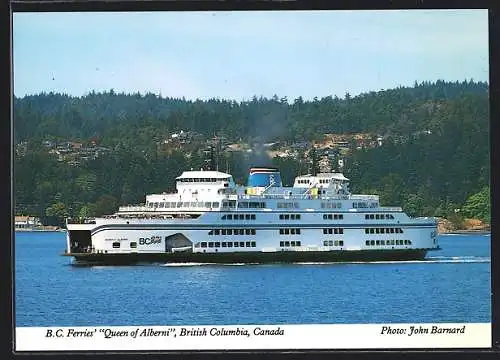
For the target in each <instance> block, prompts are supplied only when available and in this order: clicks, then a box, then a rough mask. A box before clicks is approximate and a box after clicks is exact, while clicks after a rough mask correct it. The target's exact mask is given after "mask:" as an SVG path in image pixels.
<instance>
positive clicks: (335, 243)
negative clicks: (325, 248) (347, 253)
mask: <svg viewBox="0 0 500 360" xmlns="http://www.w3.org/2000/svg"><path fill="white" fill-rule="evenodd" d="M330 242H331V241H330ZM334 245H335V246H339V241H338V240H335V242H334Z"/></svg>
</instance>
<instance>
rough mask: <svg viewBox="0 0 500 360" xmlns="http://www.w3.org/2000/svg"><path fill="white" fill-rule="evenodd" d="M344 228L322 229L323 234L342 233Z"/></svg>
mask: <svg viewBox="0 0 500 360" xmlns="http://www.w3.org/2000/svg"><path fill="white" fill-rule="evenodd" d="M343 233H344V229H342V228H328V229H323V234H343Z"/></svg>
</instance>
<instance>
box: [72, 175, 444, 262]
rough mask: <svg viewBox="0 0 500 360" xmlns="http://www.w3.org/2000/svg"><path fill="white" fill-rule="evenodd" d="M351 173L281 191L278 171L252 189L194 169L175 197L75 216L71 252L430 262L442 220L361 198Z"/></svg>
mask: <svg viewBox="0 0 500 360" xmlns="http://www.w3.org/2000/svg"><path fill="white" fill-rule="evenodd" d="M348 185H349V179H347V178H346V177H344V175H343V174H342V173H318V174H308V175H302V176H298V177H296V178H295V181H294V184H293V186H288V187H285V186H283V185H282V181H281V176H280V172H279V171H278V170H277V169H273V168H252V169H250V173H249V178H248V183H247V186H238V185H236V184H235V182H234V180H233V177H232V176H231V175H230V174H228V173H224V172H219V171H211V170H208V171H207V170H205V171H203V170H200V171H185V172H183V173H182V175H180V176H179V177H177V179H176V191H175V192H174V193H162V194H151V195H147V196H146V203H145V204H144V205H140V206H125V207H120V209H119V210H118V212H117V213H115V214H112V215H109V216H104V217H102V218H92V219H68V220H67V229H68V232H67V249H66V251H65V253H64V255H66V256H71V257H73V258H74V259H75V263H82V264H109V265H112V264H135V263H143V262H145V263H151V262H160V263H171V262H174V263H182V262H202V263H270V262H337V261H338V262H357V261H398V260H419V259H423V258H424V257H425V255H426V253H427V252H428V251H429V250H436V249H439V246H438V244H437V222H436V219H435V218H410V217H409V216H408V215H407V214H406V213H405V212H403V210H402V209H401V208H399V207H382V206H380V203H379V197H378V196H376V195H354V194H351V193H350V191H349V187H348Z"/></svg>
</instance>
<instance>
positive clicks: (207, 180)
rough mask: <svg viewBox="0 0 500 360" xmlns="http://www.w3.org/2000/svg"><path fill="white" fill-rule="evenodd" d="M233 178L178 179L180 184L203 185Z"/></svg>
mask: <svg viewBox="0 0 500 360" xmlns="http://www.w3.org/2000/svg"><path fill="white" fill-rule="evenodd" d="M230 179H231V178H230V177H225V178H182V179H178V180H177V181H178V182H191V183H192V182H201V183H209V182H211V183H214V182H219V181H229V180H230Z"/></svg>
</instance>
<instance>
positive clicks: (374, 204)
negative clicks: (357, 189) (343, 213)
mask: <svg viewBox="0 0 500 360" xmlns="http://www.w3.org/2000/svg"><path fill="white" fill-rule="evenodd" d="M376 207H378V203H377V202H365V201H359V202H353V203H352V208H353V209H365V208H376Z"/></svg>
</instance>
